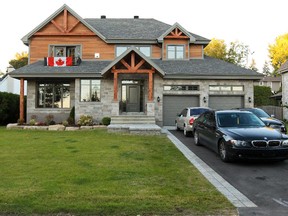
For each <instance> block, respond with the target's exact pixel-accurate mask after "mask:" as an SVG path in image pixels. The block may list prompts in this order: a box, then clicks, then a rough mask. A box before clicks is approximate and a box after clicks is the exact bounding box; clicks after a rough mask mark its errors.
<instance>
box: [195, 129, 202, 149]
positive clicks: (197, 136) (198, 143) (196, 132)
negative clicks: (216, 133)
mask: <svg viewBox="0 0 288 216" xmlns="http://www.w3.org/2000/svg"><path fill="white" fill-rule="evenodd" d="M194 143H195V145H197V146H199V145H201V144H200V142H199V133H198V131H194Z"/></svg>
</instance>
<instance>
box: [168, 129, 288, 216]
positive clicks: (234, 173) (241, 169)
mask: <svg viewBox="0 0 288 216" xmlns="http://www.w3.org/2000/svg"><path fill="white" fill-rule="evenodd" d="M170 132H171V133H172V134H173V135H174V136H175V137H176V138H178V139H179V140H180V141H181V142H182V143H183V144H184V145H185V146H186V147H187V148H188V149H190V150H191V151H192V152H193V153H194V154H195V155H197V156H198V157H199V158H200V159H201V160H202V161H204V162H205V163H206V164H207V165H208V166H209V167H210V168H212V169H213V170H214V171H215V172H216V173H218V174H219V175H220V176H221V177H223V178H224V179H225V180H226V181H227V182H228V183H230V184H231V185H232V186H233V187H235V188H236V189H237V190H238V191H240V192H241V193H242V194H243V195H244V196H246V197H247V198H248V199H249V200H250V201H252V202H253V203H254V204H256V206H257V207H239V208H238V210H239V214H240V215H243V216H246V215H253V216H254V215H256V216H258V215H265V216H266V215H267V216H268V215H269V216H270V215H273V216H278V215H279V216H280V215H281V216H282V215H288V161H285V162H265V163H263V162H234V163H224V162H222V161H221V160H220V158H219V156H218V155H217V154H216V153H215V152H213V151H211V150H209V149H207V148H206V147H204V146H195V145H194V142H193V138H190V137H185V136H184V135H183V132H179V131H174V130H170Z"/></svg>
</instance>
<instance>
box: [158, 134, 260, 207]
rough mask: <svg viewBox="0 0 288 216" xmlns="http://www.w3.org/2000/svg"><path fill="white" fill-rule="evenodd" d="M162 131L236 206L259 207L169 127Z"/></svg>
mask: <svg viewBox="0 0 288 216" xmlns="http://www.w3.org/2000/svg"><path fill="white" fill-rule="evenodd" d="M162 133H166V134H167V137H168V138H169V139H170V140H171V141H172V142H173V143H174V145H175V146H176V147H177V148H178V149H179V151H181V152H182V154H183V155H184V156H185V157H186V158H187V159H188V160H189V161H190V162H191V163H192V164H193V165H194V166H195V167H196V168H197V169H198V170H199V171H200V172H201V173H202V174H203V175H204V176H205V178H206V179H207V180H208V181H209V182H210V183H211V184H213V185H214V186H215V187H216V188H217V189H218V190H219V191H220V192H221V193H222V194H223V195H224V196H225V197H226V198H227V199H228V200H229V201H230V202H231V203H232V204H233V205H234V206H235V207H237V208H240V207H257V205H256V204H254V203H253V202H252V201H251V200H249V199H248V198H247V197H246V196H245V195H243V194H242V193H241V192H240V191H238V190H237V189H236V188H234V187H233V186H232V185H231V184H229V183H228V182H227V181H226V180H225V179H223V178H222V177H221V176H220V175H218V174H217V173H216V172H215V171H214V170H213V169H211V168H210V167H209V166H208V165H207V164H206V163H205V162H204V161H202V160H201V159H200V158H198V157H197V156H196V155H195V154H194V153H193V152H191V151H190V150H189V149H188V148H187V147H186V146H185V145H184V144H183V143H182V142H181V141H180V140H179V139H177V138H176V137H175V136H174V135H173V134H171V133H170V132H169V130H168V128H162Z"/></svg>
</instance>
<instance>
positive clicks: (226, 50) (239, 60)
mask: <svg viewBox="0 0 288 216" xmlns="http://www.w3.org/2000/svg"><path fill="white" fill-rule="evenodd" d="M204 53H205V55H207V56H210V57H213V58H218V59H221V60H224V61H226V62H230V63H232V64H236V65H239V66H242V67H245V66H246V65H247V61H248V55H249V53H250V49H249V46H248V45H245V44H243V43H241V42H239V41H235V42H231V43H230V44H229V47H228V46H227V45H226V43H225V41H224V40H219V39H215V38H213V39H212V40H211V41H210V43H209V44H208V46H207V47H205V49H204ZM254 64H256V63H255V60H254Z"/></svg>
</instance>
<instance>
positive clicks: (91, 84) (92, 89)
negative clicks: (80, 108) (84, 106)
mask: <svg viewBox="0 0 288 216" xmlns="http://www.w3.org/2000/svg"><path fill="white" fill-rule="evenodd" d="M80 85H81V90H80V91H81V98H80V101H81V102H91V101H95V102H100V86H101V81H100V80H81V83H80Z"/></svg>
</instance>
